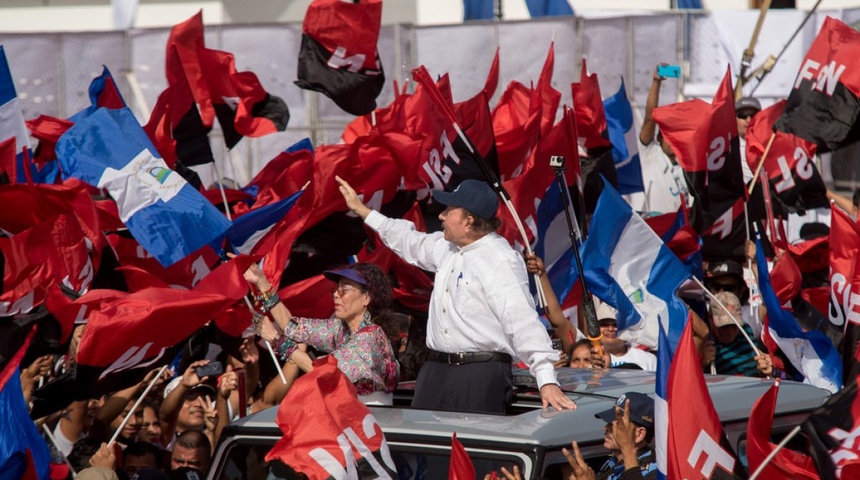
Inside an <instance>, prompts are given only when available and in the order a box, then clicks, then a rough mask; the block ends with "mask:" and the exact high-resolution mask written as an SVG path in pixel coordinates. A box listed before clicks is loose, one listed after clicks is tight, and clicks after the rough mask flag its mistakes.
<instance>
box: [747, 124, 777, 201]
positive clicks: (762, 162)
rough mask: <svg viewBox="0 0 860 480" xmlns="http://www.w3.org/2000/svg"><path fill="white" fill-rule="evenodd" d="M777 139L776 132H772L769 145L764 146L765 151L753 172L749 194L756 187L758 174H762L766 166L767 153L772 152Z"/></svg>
mask: <svg viewBox="0 0 860 480" xmlns="http://www.w3.org/2000/svg"><path fill="white" fill-rule="evenodd" d="M775 139H776V132H773V133H771V134H770V140H768V141H767V145H766V146H765V147H764V153H762V154H761V159H760V160H759V161H758V166H757V167H756V168H755V173H754V174H753V178H752V180H750V184H749V187H748V188H747V194H748V195H752V192H753V189H754V188H755V182H756V180H758V176H759V175H761V169H762V168H763V167H764V161H765V160H766V159H767V154H769V153H770V147H771V146H772V145H773V141H774V140H775Z"/></svg>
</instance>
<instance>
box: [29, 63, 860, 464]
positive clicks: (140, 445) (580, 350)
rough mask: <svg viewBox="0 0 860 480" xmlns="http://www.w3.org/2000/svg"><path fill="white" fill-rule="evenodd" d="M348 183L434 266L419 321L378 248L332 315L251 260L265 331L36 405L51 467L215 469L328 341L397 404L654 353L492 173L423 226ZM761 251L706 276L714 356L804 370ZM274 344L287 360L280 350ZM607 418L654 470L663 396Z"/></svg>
mask: <svg viewBox="0 0 860 480" xmlns="http://www.w3.org/2000/svg"><path fill="white" fill-rule="evenodd" d="M663 80H664V79H662V78H660V77H659V76H657V74H656V72H655V75H654V78H653V83H652V86H651V90H650V92H649V97H648V102H647V104H646V115H645V121H644V124H643V125H642V128H641V131H640V134H639V141H640V144H639V152H640V156H641V160H642V162H643V165H648V168H646V169H644V171H645V176H646V177H648V178H645V180H646V182H648V183H649V185H651V188H653V189H658V190H664V191H666V192H669V195H661V196H659V197H653V199H652V200H650V201H647V202H645V203H647V205H645V204H640V205H639V206H638V207H637V208H638V209H639V210H645V211H647V212H650V213H654V212H659V213H668V212H674V211H676V210H677V209H678V208H679V207H680V206H681V203H682V201H683V200H682V199H684V198H685V197H684V194H685V193H686V192H687V185H686V182H685V180H684V172H683V171H681V169H680V167H679V166H678V165H677V163H676V162H675V161H674V153H673V150H672V148H671V146H669V144H668V143H667V142H666V139H665V138H663V137H662V135H661V134H660V133H659V132H658V129H657V128H656V124H655V122H654V120H653V118H652V112H653V110H654V109H655V108H656V107H657V99H658V98H659V91H660V85H661V82H662V81H663ZM735 109H736V113H737V124H738V133H739V135H740V137H741V139H742V140H743V138H744V136H745V133H746V127H747V125H748V122H749V120H750V118H751V117H752V116H754V115H755V114H756V113H758V112H759V111H760V110H761V105H760V103H759V102H758V100H756V99H754V98H741V99H740V100H738V102H737V103H736V105H735ZM742 165H743V166H744V167H746V168H745V169H744V177H745V180H749V178H751V177H752V174H751V172H750V171H748V170H749V169H748V166H747V164H746V162H742ZM655 172H656V173H655ZM337 182H338V184H339V188H340V192H341V194H342V195H343V199H344V201H345V204H346V206H347V207H348V209H349V210H350V211H351V212H352V213H354V214H355V215H357V216H358V217H360V218H361V219H362V220H363V221H364V223H365V225H366V226H367V227H369V228H370V229H372V230H374V231H375V232H377V233H378V234H379V237H380V238H381V240H382V241H383V242H384V243H385V245H386V246H387V247H389V248H390V249H391V250H393V251H394V252H395V253H396V254H397V255H399V256H400V257H401V258H402V259H403V260H405V261H406V262H408V263H411V264H413V265H415V266H418V267H420V268H421V269H423V270H425V271H427V272H431V273H433V274H435V279H434V288H433V291H432V294H431V297H430V304H429V309H428V311H427V312H426V316H425V315H424V312H410V315H409V317H408V321H406V322H403V321H399V319H401V318H402V317H403V316H404V314H403V313H401V312H395V310H394V307H395V306H394V304H393V300H392V298H393V297H392V284H391V281H390V279H389V278H388V276H387V275H386V272H385V271H383V270H382V269H381V268H380V267H379V266H377V265H374V264H370V263H356V264H352V265H349V266H346V267H343V268H339V269H335V270H329V271H326V272H325V273H324V274H325V276H326V278H328V279H329V280H331V281H332V282H333V283H332V291H331V295H332V297H333V299H334V311H333V312H332V315H331V317H329V318H324V319H311V318H301V317H297V316H294V315H292V314H291V312H290V309H289V305H288V302H285V301H282V299H281V298H279V296H278V293H277V289H276V288H275V286H273V285H272V284H271V283H270V282H269V280H268V279H267V278H266V276H265V275H264V274H263V272H262V270H261V269H260V268H259V267H258V266H256V265H254V266H252V267H251V268H249V269H248V270H247V271H246V272H245V279H246V280H247V282H248V284H249V287H250V290H251V293H252V295H253V296H254V298H255V300H256V302H255V314H254V327H255V332H254V335H250V336H246V337H245V338H242V339H239V341H229V342H224V343H223V344H219V343H217V342H211V343H210V345H209V347H208V349H206V350H205V351H204V352H202V354H201V355H199V356H198V357H193V358H186V359H185V361H184V363H182V366H183V367H184V368H182V369H181V371H175V372H172V371H171V370H165V369H161V368H155V369H153V370H152V371H151V372H150V373H149V374H148V375H147V376H146V377H145V378H143V379H142V380H141V381H140V382H139V383H137V384H135V385H132V386H130V387H128V388H126V389H123V390H119V391H115V392H110V393H108V394H106V395H103V396H99V397H98V398H87V399H82V400H77V401H73V402H71V403H70V404H69V405H68V406H67V407H65V408H63V409H62V410H60V411H58V412H56V413H54V414H51V415H48V416H46V417H43V418H40V419H38V420H37V424H38V425H39V426H40V427H41V426H43V427H44V429H45V431H46V432H49V435H46V441H48V442H49V444H50V446H51V448H52V451H53V452H52V453H53V464H52V478H58V479H60V478H68V477H69V475H71V472H75V473H76V474H77V477H76V478H81V479H84V480H86V479H89V478H93V479H96V478H98V479H111V478H120V479H124V478H128V479H133V480H138V479H139V480H146V479H166V478H170V479H194V478H203V477H204V476H205V475H206V473H207V471H208V468H209V463H210V459H211V457H212V454H213V452H214V449H215V447H216V445H217V443H218V439H219V436H220V433H221V431H222V429H223V428H224V427H225V425H227V424H229V423H230V422H231V421H233V420H235V419H237V418H239V417H241V416H244V415H246V414H249V413H253V412H257V411H260V410H262V409H265V408H268V407H271V406H275V405H278V404H279V403H280V402H281V400H282V399H283V398H284V397H285V395H286V394H287V392H288V390H289V388H290V386H291V385H292V384H293V382H295V381H296V379H297V378H298V377H299V376H300V375H301V374H302V373H306V372H309V371H312V370H313V368H314V359H315V358H316V357H318V356H320V355H332V356H334V357H335V358H337V360H338V367H339V368H340V370H341V371H342V372H343V373H344V374H345V375H346V377H347V378H349V380H350V381H351V382H352V383H353V385H354V386H355V388H356V391H357V393H358V396H359V399H361V400H362V401H364V402H365V403H367V404H379V405H391V404H392V398H393V396H392V393H393V392H394V390H395V388H396V387H397V385H398V382H399V381H403V380H416V388H415V394H414V399H413V401H412V406H413V407H415V408H425V409H434V410H449V411H461V412H480V413H499V414H503V413H505V412H506V411H507V410H508V408H509V406H510V403H511V399H512V396H513V384H512V366H514V365H517V364H519V365H521V366H523V367H525V368H528V369H529V370H530V372H531V373H532V375H533V376H534V377H535V380H536V383H537V386H538V388H539V391H540V395H541V398H542V400H543V403H544V406H545V407H553V408H556V409H574V408H576V406H575V404H574V402H573V401H571V399H570V398H569V397H567V396H566V395H565V394H564V393H563V392H562V391H561V389H560V388H559V385H558V381H557V378H556V371H555V369H556V368H561V367H571V368H633V369H641V370H646V371H654V370H656V368H657V359H656V356H655V354H654V351H653V350H649V348H647V347H645V346H642V345H637V344H635V343H631V342H629V341H626V340H624V339H622V338H621V337H622V336H623V335H620V333H621V332H619V330H618V318H617V312H616V311H615V310H614V309H613V308H612V307H610V306H609V305H607V304H604V303H602V302H600V301H597V309H596V311H597V322H598V327H599V331H600V340H599V341H595V340H592V339H588V338H586V336H585V335H584V333H583V332H585V331H587V328H586V324H585V320H584V317H583V315H582V309H578V312H579V313H578V315H577V316H576V317H575V318H567V317H566V316H565V312H564V311H563V310H562V308H561V305H560V303H559V300H558V298H557V297H556V295H555V293H554V292H553V289H552V287H551V285H550V281H549V277H548V274H547V269H546V266H545V265H544V262H543V259H541V258H540V257H538V256H536V255H534V254H528V255H526V256H525V258H523V256H522V255H521V254H520V253H519V252H517V251H516V250H514V249H513V248H512V247H511V246H510V245H509V243H508V242H507V241H506V240H505V239H504V238H502V237H501V236H499V235H498V234H496V233H495V231H496V229H497V228H498V226H499V221H498V219H497V218H496V211H497V208H498V204H499V203H498V197H497V194H496V192H495V191H494V190H493V189H492V188H491V187H490V186H489V185H488V184H487V183H486V182H483V181H477V180H465V181H463V182H462V183H461V184H460V185H459V186H458V187H457V188H456V189H455V190H453V191H451V192H441V191H440V192H434V194H433V199H434V201H436V202H438V203H439V204H441V205H443V206H444V207H445V210H444V211H442V213H441V214H439V220H440V222H441V227H442V229H441V231H438V232H435V233H423V232H419V231H417V230H416V228H415V225H414V224H412V223H411V222H408V221H406V220H401V219H395V218H388V217H386V216H384V215H382V214H381V213H379V212H378V211H375V210H372V209H371V208H369V207H368V206H367V205H365V204H364V203H363V202H362V200H361V197H359V195H357V194H356V192H355V190H354V189H353V188H352V187H351V186H350V185H349V183H347V182H346V181H344V180H343V179H340V178H337ZM829 196H830V197H831V198H832V199H833V200H834V201H835V202H836V203H837V205H839V206H840V207H841V208H843V209H845V210H846V211H847V212H848V213H849V214H851V215H852V216H854V215H856V212H857V202H858V200H860V198H858V196H855V198H854V201H853V202H852V201H850V200H848V199H846V198H844V197H841V196H839V195H837V194H835V193H833V192H829ZM687 198H688V199H689V198H690V197H689V196H688V197H687ZM632 202H634V203H635V200H633V201H632ZM645 207H647V208H645ZM754 257H755V247H754V245H752V244H748V245H747V248H746V257H745V258H737V259H719V260H712V261H708V260H709V259H707V258H706V259H705V262H704V264H703V267H704V272H705V276H704V285H705V286H706V287H707V289H708V290H709V291H710V292H711V293H712V294H713V296H712V298H711V300H710V303H711V307H710V308H708V309H707V310H705V311H706V312H708V313H707V314H706V315H704V316H700V315H699V314H698V313H696V311H699V312H700V311H701V310H696V309H695V308H691V312H692V315H691V318H692V319H693V322H694V334H695V338H696V344H697V346H698V348H699V354H700V356H701V361H702V368H703V370H704V371H705V372H707V373H716V374H726V375H745V376H757V377H781V378H790V379H797V378H798V372H796V371H794V370H793V369H792V368H791V364H790V363H788V362H780V363H779V364H780V365H783V369H780V368H777V367H776V366H775V362H774V359H773V358H772V357H771V355H769V354H768V353H767V352H768V351H767V349H766V348H765V347H764V345H763V343H762V341H761V338H762V318H763V316H764V314H765V312H764V308H763V307H762V306H761V305H760V303H761V302H760V299H758V298H756V296H755V292H754V290H755V288H754V284H755V277H754V273H753V272H752V271H750V270H749V269H748V268H747V267H746V266H745V265H744V263H745V262H747V261H748V260H754ZM528 274H533V275H536V276H537V279H538V281H539V282H540V284H541V285H542V287H543V290H544V292H545V294H546V303H547V305H546V307H544V308H543V312H542V313H543V315H544V316H545V319H541V318H540V315H539V312H538V310H537V309H536V308H535V304H534V300H533V297H532V294H531V292H530V290H529V288H530V287H529V279H528ZM751 286H753V288H752V289H751V288H750V287H751ZM302 300H303V299H290V301H302ZM717 305H719V308H718V307H717ZM703 317H704V318H703ZM544 320H545V322H546V324H544V323H542V321H544ZM547 326H548V327H549V328H547ZM85 328H86V325H85V324H81V325H78V326H77V327H76V330H75V332H74V333H73V335H72V342H71V344H70V346H69V350H68V352H67V354H66V355H64V356H62V357H60V358H55V357H54V356H44V357H40V358H38V359H36V360H35V361H33V362H32V363H31V364H30V365H23V366H22V368H21V373H20V377H21V383H22V387H23V392H24V396H25V398H26V399H27V400H28V401H29V399H30V395H31V394H32V391H33V390H34V389H35V388H36V387H37V385H38V383H39V382H40V379H41V381H44V380H45V379H49V378H50V377H52V376H57V375H60V374H62V373H63V372H64V371H67V370H68V369H71V368H73V366H74V361H75V353H76V348H77V343H78V342H79V341H80V338H81V336H82V332H83V330H84V329H85ZM552 338H555V339H556V340H557V345H556V346H553V342H552ZM598 343H599V344H598ZM269 348H271V351H272V352H273V354H274V356H275V357H276V358H277V360H278V364H274V362H273V361H270V359H269V356H268V353H267V350H268V349H269ZM599 418H601V419H603V420H604V421H606V422H607V427H606V428H607V435H606V443H605V445H604V446H605V447H606V449H607V450H608V451H609V452H611V453H612V456H611V457H610V459H609V460H608V461H607V462H606V464H605V465H604V466H603V467H602V468H601V469H600V472H598V473H597V476H598V477H599V478H610V479H618V478H642V477H644V478H653V477H654V476H655V475H656V473H655V468H654V465H655V464H654V453H653V451H652V450H651V449H650V448H649V444H650V442H651V440H652V438H653V435H654V402H653V399H652V398H650V397H648V396H646V395H642V394H637V393H635V392H631V393H629V394H627V395H625V396H623V397H621V398H619V400H618V404H617V406H616V408H613V409H612V410H610V411H607V412H604V413H602V414H601V415H599ZM565 455H567V456H568V460H569V463H570V469H571V471H570V475H571V477H570V478H577V479H578V478H594V475H595V472H593V471H591V470H590V467H588V465H587V464H585V463H584V462H583V461H582V456H581V455H580V453H579V448H578V446H577V444H576V442H574V443H573V444H572V449H571V451H569V452H568V451H566V452H565ZM502 474H503V475H504V476H506V477H507V478H519V472H518V471H517V470H516V469H514V470H511V471H509V470H507V469H503V470H502Z"/></svg>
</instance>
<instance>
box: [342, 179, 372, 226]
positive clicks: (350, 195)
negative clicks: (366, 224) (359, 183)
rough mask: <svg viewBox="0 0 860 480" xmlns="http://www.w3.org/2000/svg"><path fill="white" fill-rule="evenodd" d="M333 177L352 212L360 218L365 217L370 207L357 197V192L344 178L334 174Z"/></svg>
mask: <svg viewBox="0 0 860 480" xmlns="http://www.w3.org/2000/svg"><path fill="white" fill-rule="evenodd" d="M334 179H335V180H336V181H337V183H338V185H340V186H339V187H338V189H339V190H340V194H341V195H343V199H344V201H346V206H347V208H349V209H350V210H351V211H352V213H354V214H356V215H358V216H359V217H361V218H365V217H367V215H368V214H369V213H370V208H368V206H367V205H365V204H364V202H362V201H361V199H360V198H358V194H357V193H355V189H353V188H352V186H351V185H350V184H348V183H346V180H344V179H342V178H340V177H338V176H337V175H335V177H334Z"/></svg>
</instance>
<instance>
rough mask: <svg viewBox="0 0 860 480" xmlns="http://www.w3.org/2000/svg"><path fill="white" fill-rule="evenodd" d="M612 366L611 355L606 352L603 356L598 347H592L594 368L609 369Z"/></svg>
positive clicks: (592, 364)
mask: <svg viewBox="0 0 860 480" xmlns="http://www.w3.org/2000/svg"><path fill="white" fill-rule="evenodd" d="M610 365H612V361H611V359H610V358H609V354H608V353H606V352H605V351H604V352H603V354H602V355H601V353H600V351H599V350H598V349H597V347H591V366H592V367H594V368H609V366H610Z"/></svg>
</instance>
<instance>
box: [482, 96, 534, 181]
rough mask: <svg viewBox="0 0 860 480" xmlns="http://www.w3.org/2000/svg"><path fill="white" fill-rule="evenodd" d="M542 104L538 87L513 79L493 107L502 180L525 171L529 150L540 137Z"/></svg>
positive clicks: (514, 176) (494, 132)
mask: <svg viewBox="0 0 860 480" xmlns="http://www.w3.org/2000/svg"><path fill="white" fill-rule="evenodd" d="M542 106H543V101H542V100H541V98H540V95H539V94H538V92H537V91H536V90H534V89H531V88H528V87H526V86H525V85H523V84H522V83H519V82H516V81H513V82H511V83H510V84H509V85H508V88H507V90H505V92H504V93H503V94H502V98H501V99H500V100H499V103H498V105H496V108H494V109H493V113H492V115H493V134H494V136H495V138H496V154H497V155H498V158H499V175H500V178H501V179H502V181H505V180H512V179H514V178H516V177H518V176H520V175H521V174H522V173H523V168H525V163H526V161H527V160H528V156H529V152H530V151H531V150H532V148H534V146H535V145H536V144H537V142H538V140H539V138H540V122H541V109H542Z"/></svg>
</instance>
